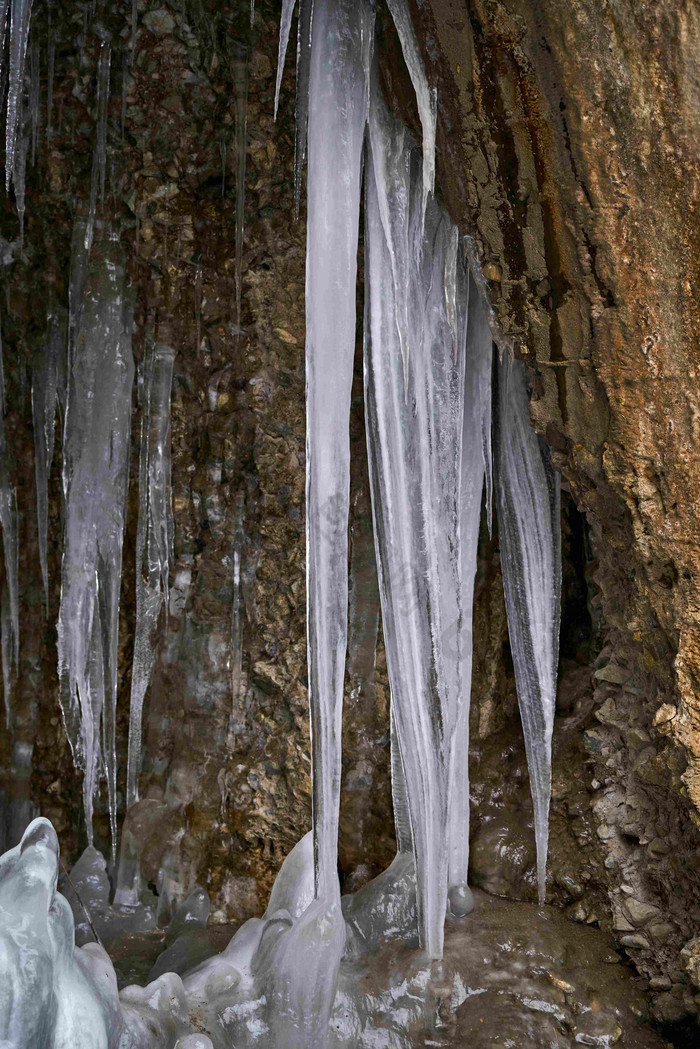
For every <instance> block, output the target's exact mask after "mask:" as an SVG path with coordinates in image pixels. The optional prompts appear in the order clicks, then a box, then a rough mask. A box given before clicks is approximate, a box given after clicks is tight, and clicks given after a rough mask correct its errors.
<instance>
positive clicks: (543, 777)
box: [494, 358, 561, 903]
mask: <svg viewBox="0 0 700 1049" xmlns="http://www.w3.org/2000/svg"><path fill="white" fill-rule="evenodd" d="M497 374H498V391H497V397H496V399H495V406H496V418H495V426H494V434H495V457H496V476H497V483H496V493H497V507H498V527H499V536H500V543H501V567H502V570H503V587H504V590H505V597H506V609H507V612H508V633H509V635H510V644H511V649H512V653H513V665H514V669H515V683H516V687H517V691H518V703H519V706H520V716H521V719H522V723H523V733H524V736H525V749H526V752H527V763H528V769H529V773H530V790H531V792H532V802H533V808H534V814H535V839H536V843H537V885H538V891H539V897H540V903H543V902H544V896H545V887H546V877H547V839H548V821H549V800H550V794H551V785H552V728H553V725H554V705H555V700H556V684H557V660H558V653H559V617H560V608H561V534H560V528H561V525H560V493H559V474H557V473H556V472H555V471H554V470H553V468H552V465H551V462H550V456H549V449H548V447H547V445H546V444H545V443H544V441H543V440H542V439H541V438H540V437H539V436H538V435H537V434H536V433H535V431H534V430H533V429H532V427H531V426H530V419H529V397H528V389H527V381H526V374H525V368H524V366H523V365H522V364H521V363H520V362H519V361H512V362H511V361H509V360H508V359H507V358H505V359H503V360H501V362H500V364H499V366H498V372H497Z"/></svg>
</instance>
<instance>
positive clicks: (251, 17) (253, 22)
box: [134, 0, 255, 29]
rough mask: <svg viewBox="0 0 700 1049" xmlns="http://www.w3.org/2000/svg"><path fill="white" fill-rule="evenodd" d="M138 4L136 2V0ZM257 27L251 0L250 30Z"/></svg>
mask: <svg viewBox="0 0 700 1049" xmlns="http://www.w3.org/2000/svg"><path fill="white" fill-rule="evenodd" d="M134 2H136V0H134ZM254 25H255V0H250V28H251V29H252V28H253V26H254Z"/></svg>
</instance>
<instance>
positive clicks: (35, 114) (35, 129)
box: [29, 43, 41, 167]
mask: <svg viewBox="0 0 700 1049" xmlns="http://www.w3.org/2000/svg"><path fill="white" fill-rule="evenodd" d="M40 88H41V82H40V68H39V45H38V44H37V43H34V44H33V45H32V61H31V86H30V93H29V108H30V110H31V114H32V167H34V165H35V164H36V147H37V142H38V141H39V119H40V115H41V109H40V105H39V101H40Z"/></svg>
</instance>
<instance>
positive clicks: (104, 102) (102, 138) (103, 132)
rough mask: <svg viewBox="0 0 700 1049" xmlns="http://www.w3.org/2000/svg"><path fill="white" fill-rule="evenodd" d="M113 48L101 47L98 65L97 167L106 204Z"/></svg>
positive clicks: (101, 192) (107, 43)
mask: <svg viewBox="0 0 700 1049" xmlns="http://www.w3.org/2000/svg"><path fill="white" fill-rule="evenodd" d="M111 61H112V48H111V46H110V44H109V42H108V41H107V40H103V41H102V44H101V46H100V57H99V61H98V65H97V146H96V148H97V166H98V169H99V177H100V200H101V201H102V203H103V204H104V199H105V177H106V172H107V110H108V107H109V73H110V64H111Z"/></svg>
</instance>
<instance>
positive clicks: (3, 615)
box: [0, 586, 14, 732]
mask: <svg viewBox="0 0 700 1049" xmlns="http://www.w3.org/2000/svg"><path fill="white" fill-rule="evenodd" d="M0 653H1V654H2V684H3V692H4V697H5V725H6V726H7V731H8V732H12V729H13V724H14V718H13V715H12V684H13V682H12V677H13V674H12V671H13V663H14V654H13V653H14V642H13V639H12V617H11V615H10V595H9V591H8V589H7V587H6V586H3V588H2V603H1V604H0Z"/></svg>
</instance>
